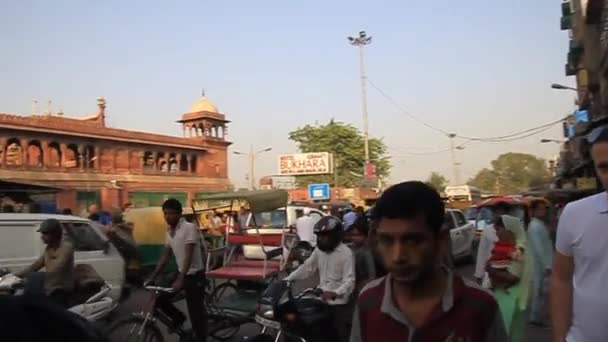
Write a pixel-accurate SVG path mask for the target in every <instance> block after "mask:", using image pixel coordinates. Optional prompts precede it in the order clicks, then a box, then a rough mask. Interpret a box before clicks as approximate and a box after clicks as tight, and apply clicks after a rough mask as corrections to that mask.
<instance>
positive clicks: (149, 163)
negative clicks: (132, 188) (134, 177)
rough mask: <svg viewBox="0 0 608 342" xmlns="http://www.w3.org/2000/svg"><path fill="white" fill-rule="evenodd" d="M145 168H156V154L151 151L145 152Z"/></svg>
mask: <svg viewBox="0 0 608 342" xmlns="http://www.w3.org/2000/svg"><path fill="white" fill-rule="evenodd" d="M144 170H145V171H151V170H154V155H153V154H152V152H150V151H146V152H144Z"/></svg>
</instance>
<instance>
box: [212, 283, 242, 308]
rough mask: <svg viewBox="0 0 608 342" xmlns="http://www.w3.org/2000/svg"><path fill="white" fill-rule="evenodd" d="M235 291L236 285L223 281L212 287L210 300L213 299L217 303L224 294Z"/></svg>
mask: <svg viewBox="0 0 608 342" xmlns="http://www.w3.org/2000/svg"><path fill="white" fill-rule="evenodd" d="M236 292H237V289H236V285H234V284H233V283H231V282H225V283H222V284H219V285H217V286H216V287H215V289H213V292H212V293H211V298H210V300H211V301H213V302H214V303H218V302H219V301H220V300H221V299H222V298H224V297H225V296H227V295H231V294H233V293H236Z"/></svg>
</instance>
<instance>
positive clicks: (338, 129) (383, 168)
mask: <svg viewBox="0 0 608 342" xmlns="http://www.w3.org/2000/svg"><path fill="white" fill-rule="evenodd" d="M289 139H290V140H292V141H293V142H295V143H296V144H297V146H298V150H300V152H302V153H312V152H329V153H331V154H333V158H334V167H335V170H336V174H335V175H334V174H332V175H314V176H298V177H297V180H298V184H299V185H301V186H302V185H307V184H310V183H329V184H330V185H331V186H336V180H337V182H338V186H345V187H355V186H360V185H362V184H363V183H364V182H363V173H364V166H365V155H364V139H363V134H362V133H361V132H360V131H359V130H358V129H357V128H355V127H354V126H353V125H350V124H345V123H341V122H336V121H334V120H333V119H332V120H330V121H329V122H328V123H327V124H325V125H306V126H304V127H299V128H298V129H296V130H294V131H292V132H289ZM386 153H387V147H386V145H385V144H384V142H383V141H382V140H381V139H377V138H370V139H369V156H370V162H371V163H372V164H374V166H375V167H376V176H377V177H379V178H380V179H383V178H386V177H387V176H388V175H389V172H390V163H389V160H388V157H387V156H386Z"/></svg>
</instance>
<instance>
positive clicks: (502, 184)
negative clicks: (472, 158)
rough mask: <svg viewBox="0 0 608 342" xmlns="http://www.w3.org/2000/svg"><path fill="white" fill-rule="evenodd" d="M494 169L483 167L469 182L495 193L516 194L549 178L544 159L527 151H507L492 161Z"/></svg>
mask: <svg viewBox="0 0 608 342" xmlns="http://www.w3.org/2000/svg"><path fill="white" fill-rule="evenodd" d="M491 164H492V169H483V170H481V171H479V173H477V175H476V176H475V177H473V178H472V179H471V180H470V181H469V182H468V184H470V185H472V186H476V187H478V188H479V189H481V190H482V191H486V192H491V193H495V194H502V195H508V194H516V193H521V192H524V191H526V190H528V189H529V188H530V186H536V185H537V184H538V183H539V180H546V179H548V178H549V170H548V168H547V163H546V161H545V160H544V159H542V158H538V157H536V156H533V155H531V154H525V153H513V152H511V153H505V154H502V155H500V156H499V157H498V158H496V160H493V161H492V163H491Z"/></svg>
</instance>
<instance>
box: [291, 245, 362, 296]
mask: <svg viewBox="0 0 608 342" xmlns="http://www.w3.org/2000/svg"><path fill="white" fill-rule="evenodd" d="M317 272H318V273H319V288H320V289H321V290H323V291H329V292H334V293H335V294H336V295H338V296H337V297H336V299H334V300H329V301H328V304H329V305H343V304H347V303H348V302H349V300H350V295H351V293H352V292H353V290H354V289H355V266H354V256H353V251H352V250H351V249H350V248H348V247H346V245H345V244H343V243H340V244H339V245H338V247H336V249H334V250H333V251H332V252H330V253H325V252H322V251H321V250H320V249H319V248H315V250H314V251H313V252H312V255H311V256H310V258H308V259H306V261H305V262H304V264H302V266H300V267H299V268H298V269H296V270H295V271H294V272H293V273H292V274H290V275H289V276H287V277H286V278H285V280H287V281H292V280H302V279H307V278H310V277H311V276H313V275H315V274H316V273H317Z"/></svg>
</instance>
